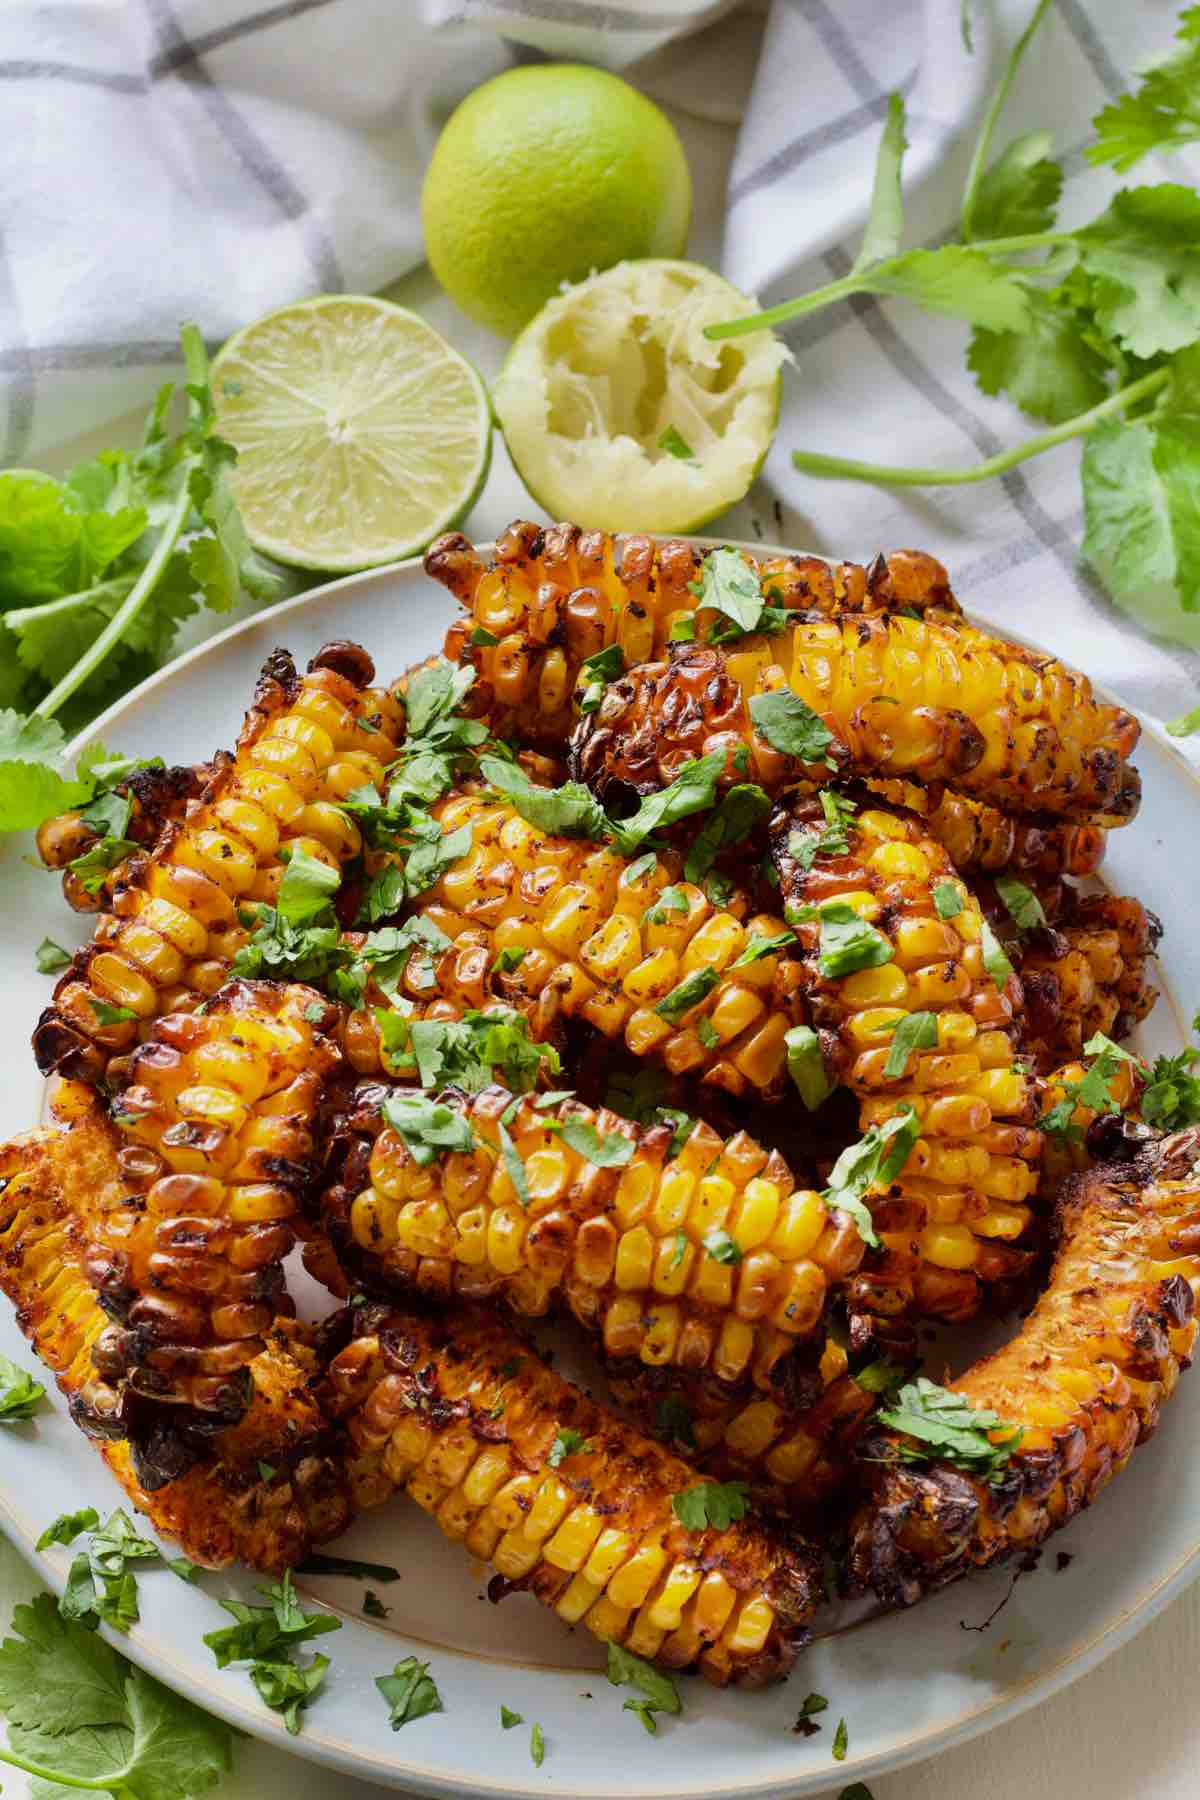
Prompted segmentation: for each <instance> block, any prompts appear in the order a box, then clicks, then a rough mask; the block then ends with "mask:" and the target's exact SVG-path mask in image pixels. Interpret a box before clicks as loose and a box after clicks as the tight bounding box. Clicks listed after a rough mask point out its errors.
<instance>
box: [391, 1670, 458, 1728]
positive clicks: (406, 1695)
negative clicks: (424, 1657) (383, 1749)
mask: <svg viewBox="0 0 1200 1800" xmlns="http://www.w3.org/2000/svg"><path fill="white" fill-rule="evenodd" d="M375 1686H376V1687H377V1688H378V1689H379V1691H380V1693H381V1694H382V1695H383V1697H384V1699H385V1700H386V1701H387V1704H388V1724H389V1725H390V1726H391V1728H392V1730H393V1731H399V1729H400V1727H401V1726H402V1725H411V1724H412V1722H413V1720H414V1719H423V1718H425V1717H426V1716H427V1715H428V1714H429V1713H435V1712H444V1711H445V1708H444V1707H443V1705H442V1696H441V1695H440V1694H439V1693H438V1690H437V1683H436V1682H435V1681H434V1679H433V1677H432V1675H431V1674H430V1673H429V1664H428V1663H427V1662H419V1661H418V1660H417V1658H416V1657H415V1656H405V1657H403V1658H402V1659H401V1661H400V1662H398V1663H397V1664H396V1666H395V1668H394V1669H393V1670H392V1672H391V1674H390V1675H377V1676H376V1677H375Z"/></svg>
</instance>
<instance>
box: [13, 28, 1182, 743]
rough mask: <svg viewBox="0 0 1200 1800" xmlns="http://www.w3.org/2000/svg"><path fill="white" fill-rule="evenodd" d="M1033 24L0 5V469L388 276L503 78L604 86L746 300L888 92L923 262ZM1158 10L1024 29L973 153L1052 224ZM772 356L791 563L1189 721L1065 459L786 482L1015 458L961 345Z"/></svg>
mask: <svg viewBox="0 0 1200 1800" xmlns="http://www.w3.org/2000/svg"><path fill="white" fill-rule="evenodd" d="M1031 5H1032V0H771V3H770V5H769V6H768V5H767V4H765V3H764V4H758V5H755V4H748V5H742V6H738V5H737V4H736V0H276V3H275V4H269V5H265V6H262V5H256V4H255V0H24V3H23V4H21V5H17V6H7V7H0V89H2V91H3V95H4V102H5V105H4V122H5V130H4V133H3V137H2V139H0V383H2V387H3V393H2V403H0V461H3V462H4V463H6V464H13V463H20V462H23V461H28V460H31V459H33V458H34V457H36V456H37V455H38V454H39V453H40V452H44V451H46V450H47V449H48V448H51V447H53V445H55V444H56V443H60V442H62V441H63V440H64V439H66V438H68V437H72V436H74V435H76V434H78V433H79V432H81V431H84V430H86V429H89V428H91V427H93V426H95V425H98V424H100V423H102V422H103V421H104V420H105V419H107V418H110V417H115V416H117V415H119V414H122V413H124V412H126V411H127V410H128V409H129V408H130V407H132V406H134V405H137V404H140V403H141V402H142V401H143V400H145V399H147V398H148V397H149V396H150V394H151V393H152V392H153V390H154V388H155V387H156V386H157V385H158V383H159V382H160V381H161V380H162V379H163V378H164V377H165V376H169V375H171V374H174V373H175V372H176V369H177V353H176V343H177V339H176V329H177V325H178V323H179V321H180V319H181V318H185V317H192V318H196V319H197V320H198V321H199V323H200V324H201V327H202V329H203V330H204V332H205V335H206V336H207V338H208V339H209V340H210V341H211V342H214V343H217V342H220V341H221V340H222V339H223V338H224V337H225V336H226V335H227V334H228V333H229V332H230V331H232V330H233V329H234V328H236V327H237V326H240V325H242V324H244V323H246V321H247V320H249V319H251V318H254V317H255V316H256V315H258V314H259V313H262V312H264V311H266V310H267V309H268V308H269V307H271V306H274V305H278V304H280V303H281V302H283V301H286V300H289V299H293V298H296V297H298V296H300V295H304V294H309V293H313V292H319V291H322V290H329V289H337V288H348V289H352V290H360V291H361V290H372V289H377V288H380V287H382V286H384V285H385V284H386V283H388V282H390V281H393V280H394V279H395V278H397V277H398V276H400V275H401V274H403V273H404V271H405V270H406V269H409V268H411V267H413V266H415V264H416V263H417V262H419V260H420V257H421V243H420V228H419V216H418V198H419V190H420V180H421V172H422V169H423V167H424V164H425V162H426V160H427V158H428V155H429V151H430V148H431V146H432V143H433V140H434V138H435V136H436V133H437V130H438V127H439V126H440V124H441V123H442V121H443V120H444V118H445V117H446V114H447V113H448V111H449V110H450V108H451V107H452V106H453V105H454V104H455V102H456V101H457V100H458V99H459V98H461V96H462V95H463V94H464V93H465V92H467V91H468V90H469V89H470V88H471V87H473V86H474V85H476V84H477V83H478V82H479V81H481V80H483V79H485V78H486V77H487V76H488V75H490V74H492V73H494V72H496V71H497V70H499V69H501V68H503V67H504V66H506V65H507V64H508V63H509V62H511V61H513V60H517V59H521V58H529V57H536V56H539V55H549V56H552V57H556V58H578V59H586V60H588V61H593V62H600V63H604V64H606V65H607V66H609V67H612V68H616V69H620V70H621V71H622V72H624V73H625V74H626V75H627V76H628V77H629V79H631V80H633V81H635V82H637V83H638V84H639V85H642V86H643V87H645V88H646V89H647V91H649V92H650V93H652V94H653V95H654V96H655V98H657V99H659V100H660V101H661V102H663V103H664V104H666V105H667V106H668V108H669V109H670V110H671V111H672V113H673V115H674V116H675V117H676V118H677V120H678V121H679V123H680V125H681V129H683V131H684V136H685V142H686V144H687V147H688V151H689V156H690V157H691V160H692V164H693V170H694V171H695V173H696V177H697V187H698V190H702V191H701V192H700V193H699V195H698V198H699V203H700V211H701V214H703V212H704V209H705V207H706V206H708V207H709V209H710V211H711V210H713V209H714V208H716V210H717V213H719V219H718V223H719V225H720V226H721V227H722V228H723V229H722V230H721V231H720V233H719V237H720V238H721V239H722V240H723V242H718V236H717V235H712V237H711V241H710V242H703V243H701V244H700V246H699V248H700V253H701V254H704V255H706V256H711V257H712V258H713V259H714V260H715V259H716V258H717V257H718V256H720V259H721V261H722V263H723V267H724V270H725V273H726V274H727V275H729V277H730V278H731V279H732V280H733V281H734V282H736V283H737V284H738V285H739V286H741V287H743V288H746V289H748V290H751V291H754V292H756V293H758V294H759V295H760V296H761V297H762V298H763V299H764V300H767V301H769V300H773V299H779V298H783V297H785V296H787V295H790V294H794V293H799V292H802V291H803V290H804V289H805V288H807V287H810V286H815V285H818V284H820V283H822V282H825V281H828V280H830V279H831V278H833V277H835V276H837V275H840V274H843V273H844V272H845V271H846V269H847V268H848V267H849V264H850V262H851V260H852V258H853V255H854V249H855V244H856V233H857V230H858V227H859V226H860V225H861V222H862V218H863V215H864V213H865V207H866V200H867V196H868V194H869V190H870V179H871V168H872V163H873V158H874V153H875V147H876V144H877V141H878V136H879V130H880V125H881V121H882V118H883V113H884V110H885V108H886V101H887V95H888V93H889V92H891V91H892V90H895V89H899V90H900V91H901V92H903V93H904V95H905V96H906V99H907V102H908V109H909V136H910V139H911V148H910V150H909V153H908V158H907V162H906V172H905V187H906V196H907V205H908V227H907V239H906V241H907V242H909V243H911V244H930V245H932V244H936V243H938V242H940V241H943V240H944V239H945V237H946V235H947V234H948V232H949V229H950V226H951V222H952V221H953V219H954V217H955V214H956V210H957V200H958V195H959V193H960V190H961V185H962V180H963V176H964V172H965V167H966V163H967V159H968V157H969V154H970V148H971V142H972V139H973V136H974V132H975V129H976V127H977V125H978V119H979V113H980V110H981V107H982V104H983V102H984V99H985V97H986V95H987V94H988V92H989V89H990V87H991V85H992V83H993V82H994V80H995V76H996V73H997V70H998V68H999V65H1000V62H1001V60H1002V58H1003V55H1004V53H1005V50H1006V47H1007V44H1008V43H1009V42H1010V41H1011V40H1012V38H1013V36H1014V35H1015V33H1016V31H1017V30H1019V28H1020V26H1021V25H1022V24H1023V23H1024V22H1025V20H1026V18H1027V17H1028V14H1029V11H1030V8H1031ZM1177 10H1178V9H1177V6H1176V5H1175V4H1174V0H1141V3H1140V4H1137V5H1131V4H1122V5H1114V4H1113V3H1112V0H1055V4H1054V5H1053V6H1052V8H1051V11H1050V14H1049V16H1048V18H1047V19H1046V21H1045V23H1044V25H1043V27H1042V31H1041V35H1040V37H1039V40H1038V43H1037V46H1036V49H1035V53H1034V54H1033V55H1032V56H1031V57H1030V58H1029V59H1028V61H1027V63H1026V66H1025V68H1024V69H1023V70H1022V74H1021V77H1020V80H1019V82H1018V84H1017V87H1016V90H1015V92H1014V95H1013V97H1012V100H1011V102H1010V107H1009V110H1008V112H1007V113H1006V115H1005V123H1004V127H1003V129H1002V133H1001V136H1000V138H999V140H998V142H999V143H1001V144H1002V143H1004V142H1006V141H1007V139H1008V137H1009V136H1010V135H1013V134H1015V133H1016V132H1017V131H1023V130H1029V129H1032V128H1034V127H1039V126H1040V127H1050V128H1051V129H1052V130H1053V132H1054V136H1055V148H1056V153H1057V154H1059V155H1060V156H1062V157H1064V158H1065V167H1066V172H1067V177H1068V179H1067V184H1066V189H1065V199H1064V208H1063V212H1064V219H1065V222H1066V223H1068V224H1069V223H1073V222H1075V221H1076V220H1078V219H1082V218H1085V217H1087V216H1089V215H1090V214H1091V213H1093V212H1095V211H1097V210H1098V209H1099V208H1100V207H1101V206H1102V205H1103V204H1104V202H1105V199H1106V197H1107V195H1108V193H1109V192H1110V191H1111V190H1112V188H1113V186H1114V185H1115V184H1114V182H1113V179H1112V177H1111V176H1110V175H1109V174H1108V173H1106V172H1104V171H1095V170H1091V169H1090V168H1088V167H1087V165H1086V163H1085V161H1084V158H1083V155H1082V146H1083V144H1084V143H1085V142H1086V140H1087V137H1088V135H1089V120H1090V119H1091V117H1092V116H1093V115H1094V114H1095V113H1096V112H1097V111H1098V109H1099V108H1100V107H1101V106H1102V105H1103V104H1104V103H1105V102H1106V101H1107V100H1108V99H1109V98H1110V97H1111V96H1112V95H1113V94H1114V93H1117V92H1119V91H1121V89H1122V88H1124V87H1126V86H1127V85H1128V83H1129V79H1130V76H1131V74H1132V72H1133V71H1134V70H1135V69H1136V68H1138V67H1140V66H1141V65H1142V64H1143V63H1144V62H1145V61H1146V60H1148V59H1150V58H1152V57H1153V56H1155V55H1156V54H1158V53H1160V52H1161V51H1163V50H1165V48H1166V47H1167V45H1168V43H1169V42H1170V39H1171V36H1172V33H1173V31H1174V28H1175V22H1176V14H1177ZM964 13H965V16H966V18H967V20H968V22H969V25H970V27H971V30H970V33H969V35H970V36H971V37H972V39H973V48H972V49H970V50H969V49H968V48H967V45H966V43H965V42H964V32H963V28H962V19H963V16H964ZM1198 172H1200V162H1193V163H1192V164H1191V165H1190V168H1189V167H1188V166H1185V163H1184V159H1182V158H1176V159H1165V158H1157V159H1150V160H1148V162H1147V163H1146V164H1145V165H1143V166H1142V167H1140V168H1139V169H1138V171H1137V175H1136V178H1137V179H1139V180H1157V179H1172V178H1173V179H1179V178H1180V177H1181V175H1182V176H1183V178H1185V179H1187V178H1190V179H1195V178H1196V175H1197V173H1198ZM722 188H723V189H724V200H723V204H720V196H721V192H722ZM710 190H711V192H710ZM438 322H439V323H442V320H441V319H440V318H439V321H438ZM452 335H456V336H457V337H458V340H459V341H460V342H463V344H464V348H467V349H468V352H469V353H473V354H477V355H481V360H482V361H483V363H484V365H485V367H486V366H489V365H490V366H491V367H495V366H498V361H499V351H500V348H501V347H500V346H499V345H495V346H494V353H493V354H490V355H489V354H488V353H487V352H486V351H485V352H483V353H480V351H479V349H478V346H477V344H476V342H475V341H474V339H473V337H472V333H471V330H470V328H466V329H465V330H464V331H463V332H462V333H461V334H460V333H457V332H455V331H454V330H452ZM464 340H465V341H464ZM786 341H787V342H788V344H789V346H790V348H791V349H792V350H793V352H794V354H795V357H796V365H795V367H794V368H793V369H791V370H790V371H788V374H787V377H786V396H785V403H784V408H783V413H782V417H781V421H780V428H779V433H778V437H777V440H776V445H775V448H774V450H773V451H772V454H771V456H770V458H769V459H768V463H767V466H766V470H765V481H766V484H767V486H768V489H769V490H770V492H771V493H773V495H774V497H775V498H776V499H777V500H778V501H780V502H781V503H782V505H783V506H784V507H785V508H786V511H785V513H784V514H783V515H782V517H783V518H784V521H785V524H784V528H783V529H784V531H785V532H786V536H787V538H788V540H789V541H790V542H793V543H803V544H806V545H808V546H811V547H814V548H821V549H828V550H830V551H836V552H839V553H847V554H851V555H854V556H856V557H860V558H861V557H863V556H866V555H869V554H870V553H871V552H872V550H873V549H874V548H875V547H876V546H878V545H880V544H883V545H895V544H900V543H915V544H919V545H922V546H924V547H927V548H929V549H931V550H933V551H934V552H935V553H936V554H938V555H940V556H942V557H943V558H944V560H946V561H947V563H948V564H949V565H950V567H951V568H952V570H953V572H954V575H955V578H956V583H957V585H958V587H959V589H960V591H961V592H962V593H963V594H964V595H965V596H967V598H968V600H969V603H970V604H971V605H972V607H973V608H974V609H975V610H976V611H977V612H979V613H981V614H983V615H984V616H988V617H990V618H992V619H994V620H995V621H996V622H997V623H1002V624H1005V625H1008V626H1011V627H1012V628H1014V629H1016V630H1017V631H1024V632H1027V633H1028V634H1029V635H1030V636H1031V637H1034V638H1043V639H1044V638H1045V636H1046V635H1047V633H1046V621H1047V617H1048V616H1049V614H1051V613H1053V616H1054V631H1053V640H1054V644H1055V647H1056V648H1057V649H1059V650H1060V651H1061V653H1062V654H1064V655H1065V656H1067V657H1068V658H1071V659H1074V660H1077V661H1079V662H1081V663H1082V664H1083V665H1084V666H1085V667H1086V668H1087V669H1088V671H1089V673H1091V674H1092V675H1093V676H1094V677H1095V678H1097V679H1098V680H1101V681H1104V682H1106V683H1108V684H1109V685H1111V686H1113V687H1115V688H1117V689H1118V690H1119V691H1120V692H1121V694H1122V696H1123V697H1124V698H1125V699H1127V700H1128V701H1130V702H1132V703H1133V704H1135V705H1138V706H1141V707H1142V708H1144V709H1145V710H1147V711H1148V712H1150V713H1152V714H1156V715H1158V716H1159V717H1166V718H1169V717H1171V716H1173V715H1174V714H1175V713H1178V712H1181V711H1183V710H1184V709H1185V708H1186V707H1188V706H1190V705H1192V704H1194V703H1195V700H1196V699H1197V698H1198V697H1200V659H1198V658H1197V657H1196V656H1195V655H1194V654H1193V653H1192V652H1190V651H1181V650H1179V649H1171V650H1163V649H1162V648H1161V647H1159V646H1158V645H1157V644H1155V643H1153V642H1152V641H1151V640H1150V639H1149V638H1148V637H1147V636H1146V635H1145V634H1144V633H1143V632H1142V631H1140V630H1139V629H1138V628H1137V627H1135V626H1134V625H1132V624H1130V623H1129V622H1128V621H1127V620H1126V619H1124V618H1123V617H1122V616H1121V615H1119V614H1118V613H1117V612H1116V611H1115V610H1114V609H1113V608H1112V607H1111V605H1110V604H1109V603H1108V602H1107V601H1106V600H1105V599H1104V597H1103V595H1102V594H1101V592H1100V590H1099V588H1098V586H1097V585H1096V583H1095V582H1094V581H1093V580H1092V578H1091V577H1090V576H1089V575H1088V574H1087V573H1086V572H1085V571H1084V570H1082V569H1081V568H1080V565H1079V561H1078V544H1079V541H1080V537H1081V532H1082V510H1081V503H1080V498H1079V481H1078V472H1077V462H1078V450H1077V447H1075V446H1073V445H1066V446H1063V447H1062V448H1060V449H1059V450H1057V451H1055V452H1053V453H1051V454H1050V455H1049V456H1046V457H1043V458H1040V459H1039V460H1038V461H1036V462H1035V463H1032V464H1028V465H1025V466H1024V467H1022V468H1019V469H1015V470H1013V471H1011V472H1010V473H1009V474H1008V475H1007V476H1006V477H1004V478H1003V479H1002V480H999V481H992V482H989V483H987V484H984V485H980V486H978V487H972V488H969V489H959V490H945V489H943V490H938V491H935V492H921V491H915V490H909V491H908V492H906V493H904V492H901V493H889V492H883V491H880V490H877V489H874V488H869V487H860V486H855V485H851V484H836V485H835V484H831V483H827V482H819V481H816V480H813V479H811V478H809V477H806V476H801V475H799V474H798V473H796V472H795V471H794V470H793V469H792V468H791V465H790V461H789V457H788V452H789V451H790V449H791V448H793V447H795V446H796V445H797V444H801V443H803V444H806V445H810V446H819V447H821V448H822V449H825V450H831V451H841V452H844V453H847V454H850V455H853V456H858V457H865V458H868V459H875V460H886V461H893V462H896V461H903V462H906V463H922V464H943V463H944V464H952V463H963V462H970V461H973V460H975V459H977V458H978V457H980V456H985V455H988V454H990V453H991V452H993V451H994V450H996V449H999V448H1001V447H1002V446H1003V445H1005V444H1007V443H1010V442H1012V441H1013V439H1014V437H1016V436H1018V435H1019V434H1020V433H1021V432H1022V431H1023V430H1024V429H1025V427H1024V426H1023V424H1022V422H1021V421H1020V420H1019V419H1018V418H1017V417H1016V416H1015V415H1014V413H1013V412H1012V409H1011V408H1010V407H1009V406H1008V405H1007V404H1006V403H1004V402H1001V401H992V400H988V399H987V398H986V397H985V396H983V395H982V394H981V393H980V392H979V390H978V388H977V387H976V386H975V383H974V381H973V379H972V378H971V376H970V374H969V372H968V371H967V369H966V367H965V364H964V360H963V354H962V351H963V347H964V342H965V330H964V329H963V328H960V327H958V326H956V325H955V324H953V323H951V322H949V321H946V320H944V319H937V318H934V317H931V316H929V315H927V314H925V313H923V312H920V311H919V310H918V309H917V308H915V307H912V306H906V305H905V304H903V303H901V302H894V303H893V302H886V303H885V302H879V301H876V300H873V299H869V298H861V299H858V300H854V301H851V302H848V303H844V304H842V305H839V306H837V307H834V308H831V309H830V310H828V311H826V312H822V313H820V314H817V315H815V316H814V317H813V318H812V319H811V320H805V321H801V322H798V323H797V324H796V325H795V326H794V327H793V328H791V329H790V330H788V331H787V333H786ZM768 510H769V502H768ZM736 523H737V520H733V521H731V522H730V526H729V528H730V529H732V528H733V526H734V524H736ZM772 535H776V531H775V530H774V529H773V530H772ZM1198 629H1200V627H1198ZM1198 641H1200V639H1198Z"/></svg>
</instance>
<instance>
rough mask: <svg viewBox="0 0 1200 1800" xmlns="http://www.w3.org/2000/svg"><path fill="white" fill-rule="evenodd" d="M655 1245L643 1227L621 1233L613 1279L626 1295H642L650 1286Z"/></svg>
mask: <svg viewBox="0 0 1200 1800" xmlns="http://www.w3.org/2000/svg"><path fill="white" fill-rule="evenodd" d="M654 1251H655V1243H654V1239H653V1238H652V1237H651V1236H650V1233H649V1232H648V1231H647V1229H646V1227H645V1226H644V1225H637V1226H635V1227H634V1229H633V1230H632V1231H626V1232H625V1233H623V1235H622V1237H621V1240H620V1242H619V1243H618V1245H617V1262H616V1267H615V1269H614V1271H613V1279H614V1280H615V1282H616V1284H617V1286H618V1287H619V1288H621V1289H623V1290H624V1291H625V1292H626V1293H631V1292H636V1293H644V1292H645V1290H646V1289H647V1288H648V1287H649V1285H650V1270H651V1266H652V1263H653V1259H654Z"/></svg>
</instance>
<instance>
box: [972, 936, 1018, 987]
mask: <svg viewBox="0 0 1200 1800" xmlns="http://www.w3.org/2000/svg"><path fill="white" fill-rule="evenodd" d="M979 942H980V946H981V948H982V950H983V966H984V968H985V969H986V970H987V972H988V974H989V975H990V976H991V978H992V980H993V981H994V982H995V984H996V986H997V987H998V988H1003V986H1004V984H1005V982H1006V981H1007V980H1008V978H1009V976H1010V975H1011V974H1012V973H1013V966H1012V964H1011V962H1009V960H1008V956H1007V954H1006V952H1005V949H1004V945H1003V944H1002V943H1001V942H1000V939H999V938H998V937H997V936H996V934H995V932H994V931H993V930H992V928H991V926H990V925H989V924H988V922H987V920H986V919H984V920H983V921H982V925H981V927H980V934H979Z"/></svg>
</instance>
